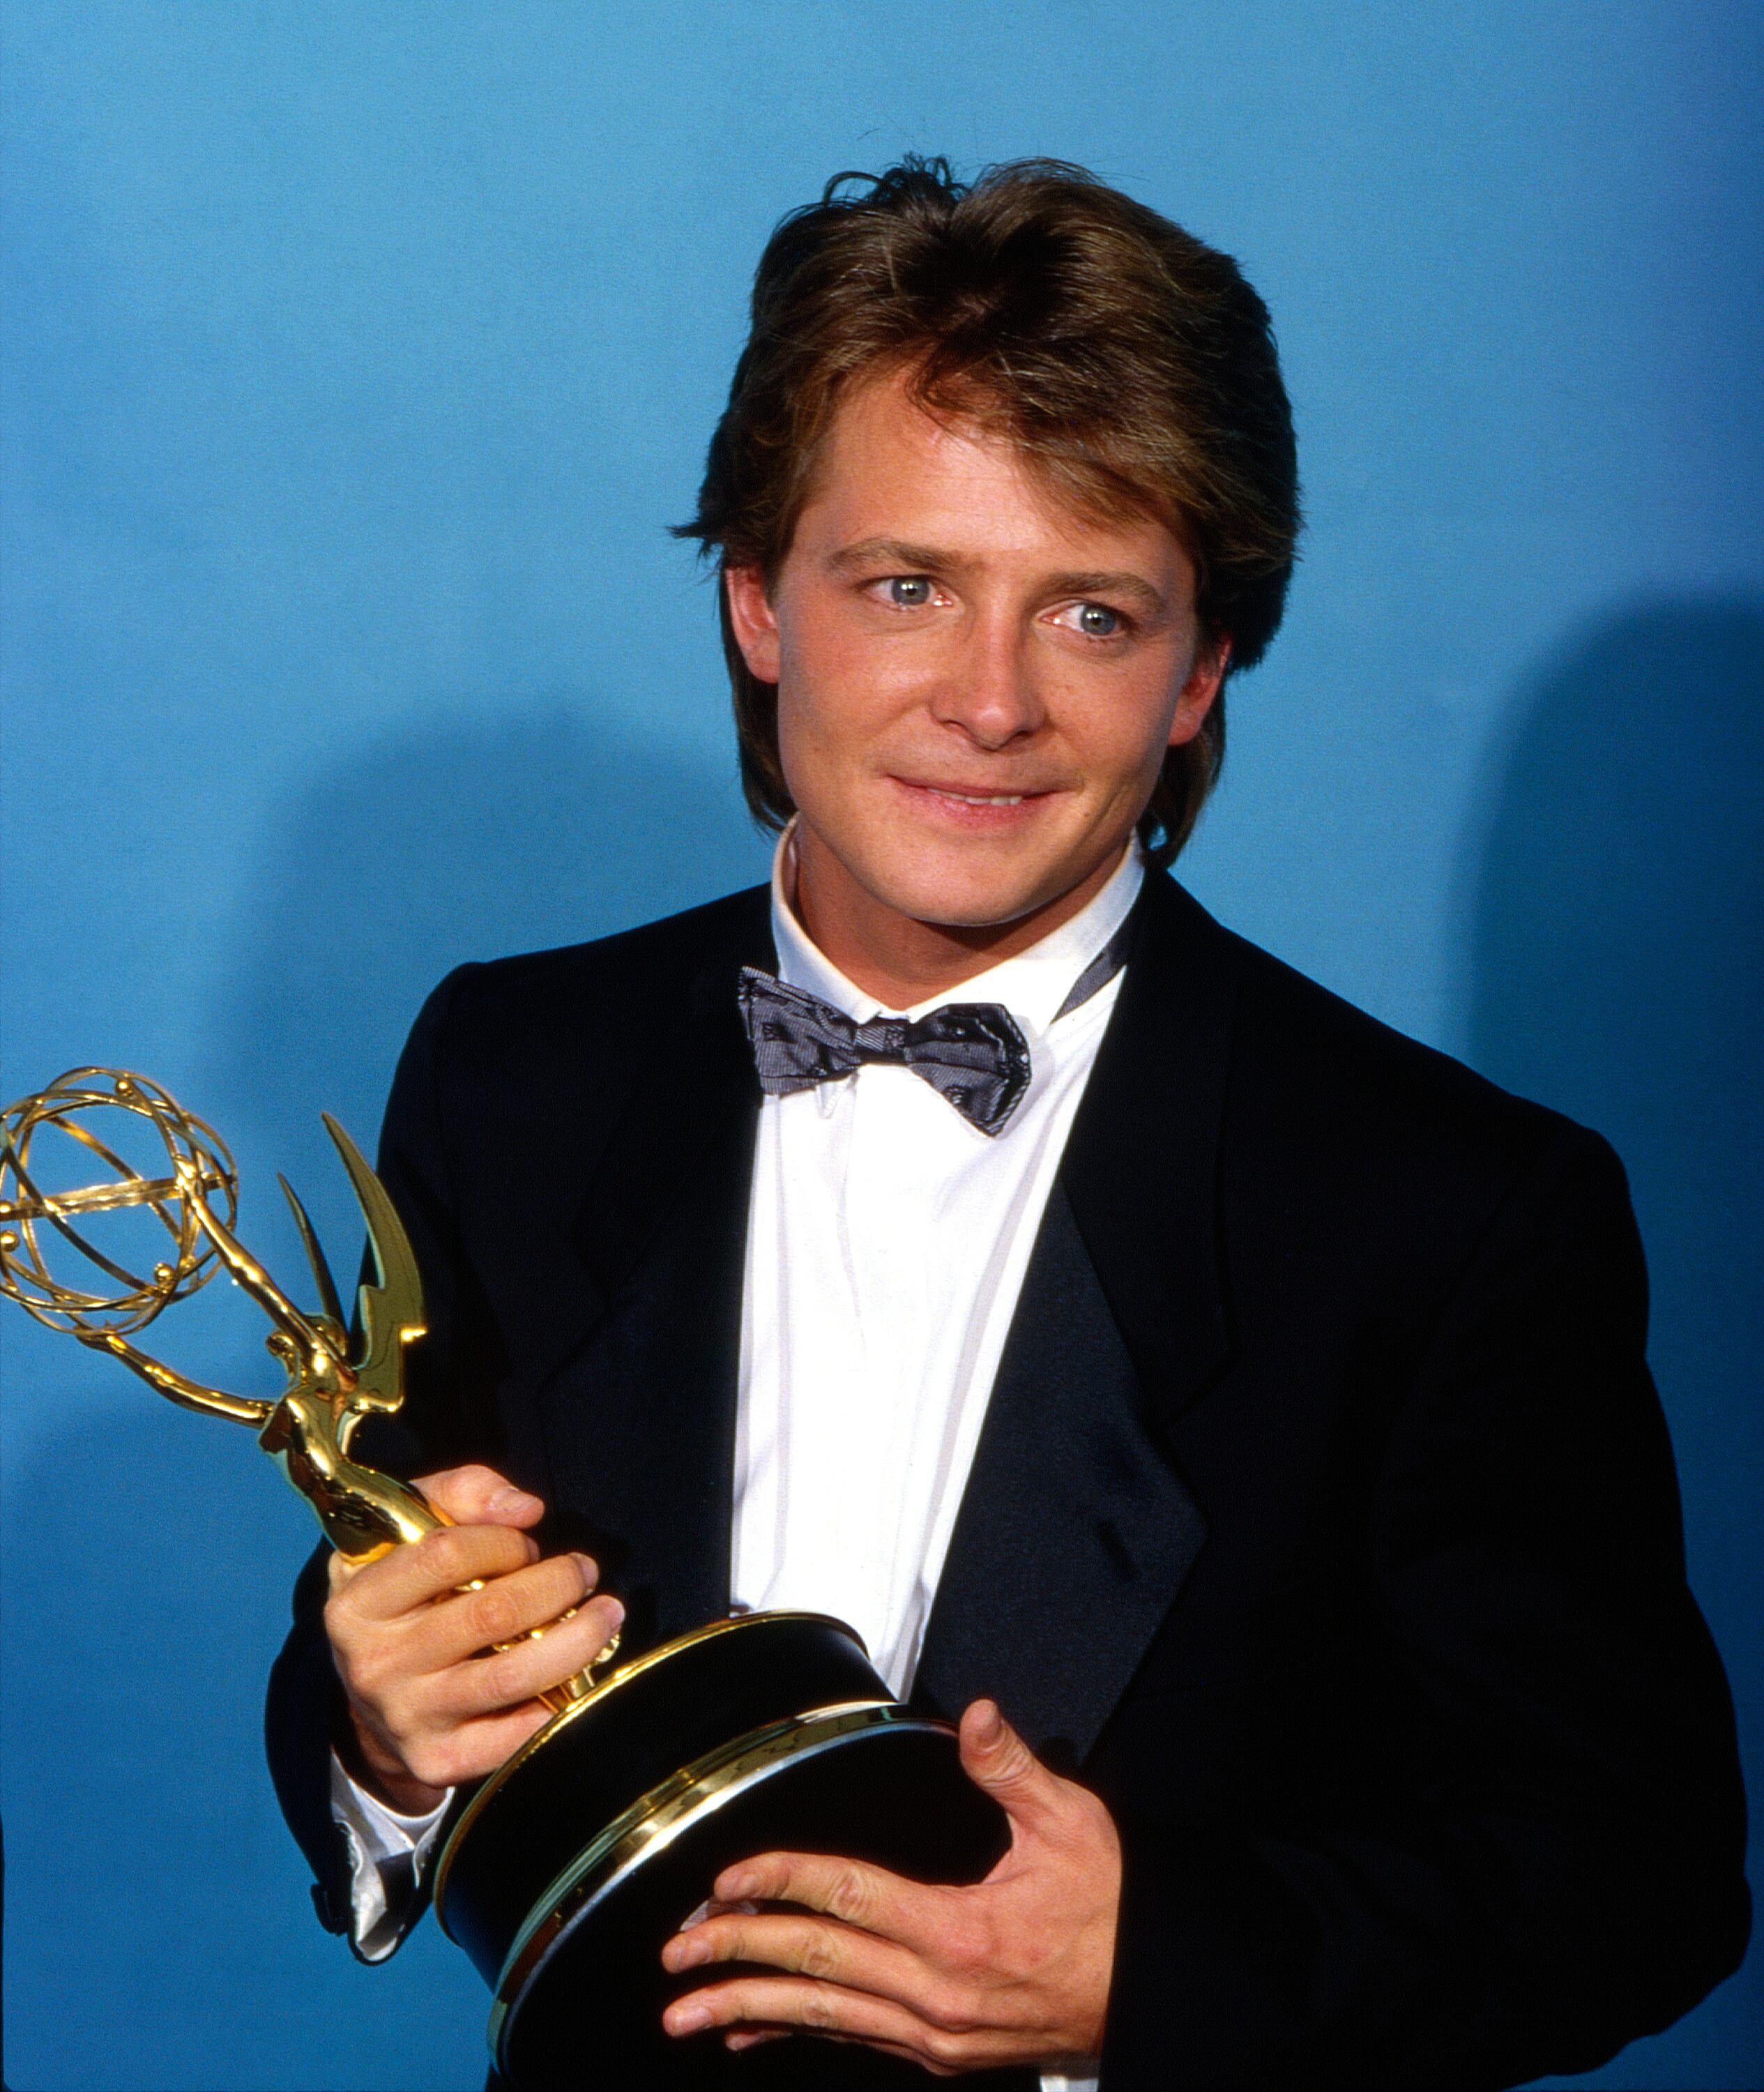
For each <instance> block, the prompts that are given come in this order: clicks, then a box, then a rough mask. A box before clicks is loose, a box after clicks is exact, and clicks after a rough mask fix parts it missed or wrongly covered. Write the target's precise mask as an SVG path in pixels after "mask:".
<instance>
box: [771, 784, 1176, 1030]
mask: <svg viewBox="0 0 1764 2092" xmlns="http://www.w3.org/2000/svg"><path fill="white" fill-rule="evenodd" d="M794 827H795V823H794V822H792V823H791V825H790V827H789V828H786V829H785V832H784V833H783V834H782V835H781V836H779V838H778V847H777V849H776V851H775V852H774V854H773V856H772V937H773V940H774V941H775V942H776V945H777V949H778V978H779V979H780V980H781V981H783V982H785V983H786V984H787V985H788V986H789V987H791V988H802V989H803V990H804V991H805V992H807V993H808V994H810V995H818V996H820V998H821V999H822V1001H824V1002H830V1003H831V1004H832V1005H833V1007H834V1008H835V1009H841V1010H843V1011H844V1012H845V1014H846V1016H848V1017H849V1018H852V1019H853V1021H854V1022H856V1023H858V1024H862V1023H863V1022H866V1021H867V1019H868V1018H872V1017H875V1016H876V1015H877V1014H879V1013H880V1012H881V1011H882V1010H883V1009H884V1005H883V1004H881V1003H880V1002H878V1001H876V997H875V996H871V995H866V994H865V992H863V989H862V988H859V987H858V984H857V983H856V982H855V981H852V980H849V979H847V978H846V977H845V975H844V974H842V973H841V971H840V970H839V969H838V967H837V966H835V965H834V964H833V962H832V960H831V959H829V958H828V957H827V955H826V953H824V952H823V951H822V950H821V949H820V947H819V945H818V944H815V943H814V941H813V940H811V937H810V936H809V934H808V932H807V931H806V930H805V929H804V928H803V927H802V924H801V923H799V922H798V920H797V918H796V913H795V910H793V908H792V907H791V906H790V903H789V887H790V884H791V883H792V874H793V869H794V859H795V851H796V845H795V843H794V841H793V838H792V830H793V828H794ZM1144 879H1145V865H1144V858H1142V856H1141V855H1140V852H1139V844H1138V841H1136V840H1135V841H1131V842H1129V843H1128V845H1127V846H1126V849H1125V850H1124V851H1123V852H1122V858H1121V862H1120V863H1119V865H1118V867H1116V869H1115V871H1114V872H1113V874H1112V875H1111V876H1110V878H1109V881H1108V883H1107V884H1106V885H1105V886H1104V887H1103V888H1101V890H1100V892H1099V893H1096V894H1094V895H1093V896H1092V897H1091V899H1090V900H1089V901H1087V902H1086V903H1085V904H1084V906H1083V907H1082V908H1081V909H1079V911H1078V913H1077V914H1075V915H1074V916H1073V917H1072V918H1071V919H1070V922H1066V923H1061V925H1060V927H1058V929H1057V930H1050V931H1048V934H1047V936H1044V937H1043V938H1042V939H1041V940H1040V942H1039V943H1036V944H1031V946H1030V947H1029V949H1027V951H1025V952H1018V954H1017V955H1016V957H1014V958H1010V959H1001V961H1000V962H999V963H998V964H997V966H989V967H988V969H987V970H986V971H985V972H984V973H982V974H975V975H973V976H972V978H971V979H968V980H965V981H962V982H961V983H958V985H957V986H956V987H955V988H951V989H950V990H949V992H947V993H945V994H943V995H936V996H932V998H931V999H930V1001H927V1002H920V1003H915V1004H914V1005H913V1007H912V1008H911V1009H905V1010H889V1011H888V1013H887V1014H888V1015H889V1016H891V1017H909V1018H918V1017H923V1016H925V1015H927V1014H928V1013H929V1012H930V1011H932V1010H933V1009H941V1008H942V1007H943V1005H945V1003H946V1002H997V1003H1002V1004H1003V1005H1004V1006H1005V1009H1008V1010H1009V1011H1010V1014H1011V1015H1012V1016H1013V1017H1014V1018H1016V1020H1017V1022H1018V1023H1019V1024H1020V1025H1021V1026H1022V1027H1023V1029H1024V1031H1027V1033H1028V1034H1029V1035H1031V1038H1033V1037H1036V1036H1039V1035H1040V1034H1041V1033H1043V1032H1044V1031H1046V1030H1047V1029H1048V1026H1049V1025H1051V1024H1052V1023H1053V1020H1054V1017H1055V1015H1056V1014H1057V1011H1058V1010H1059V1009H1060V1006H1061V1004H1062V1003H1064V1001H1066V997H1067V996H1068V995H1070V993H1071V992H1072V987H1073V983H1074V982H1075V981H1076V980H1077V979H1078V977H1079V975H1080V974H1081V973H1083V970H1084V969H1085V967H1086V966H1088V965H1089V964H1090V962H1091V961H1092V959H1094V958H1095V957H1096V956H1097V954H1098V953H1100V951H1101V950H1102V949H1103V947H1104V945H1105V944H1107V943H1108V942H1109V939H1110V938H1111V937H1113V935H1114V934H1115V932H1116V931H1117V930H1118V929H1119V928H1120V927H1121V925H1122V923H1124V922H1125V921H1126V918H1127V915H1128V913H1129V911H1130V910H1131V908H1132V906H1133V904H1134V902H1135V901H1136V900H1137V899H1138V897H1139V888H1140V886H1141V885H1142V884H1144ZM1075 1014H1076V1013H1075V1012H1074V1015H1075Z"/></svg>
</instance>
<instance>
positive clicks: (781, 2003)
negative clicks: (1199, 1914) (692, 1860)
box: [662, 1700, 1121, 2077]
mask: <svg viewBox="0 0 1764 2092" xmlns="http://www.w3.org/2000/svg"><path fill="white" fill-rule="evenodd" d="M962 1766H963V1767H964V1768H965V1769H966V1772H967V1774H968V1776H969V1778H970V1779H972V1780H973V1781H974V1782H975V1784H976V1785H978V1786H979V1787H984V1788H985V1790H986V1791H987V1792H988V1794H990V1795H991V1796H992V1797H993V1798H994V1800H997V1802H998V1803H999V1804H1000V1805H1001V1807H1002V1808H1003V1809H1004V1810H1005V1813H1006V1814H1007V1815H1008V1816H1009V1817H1010V1827H1011V1846H1010V1852H1007V1853H1006V1854H1005V1856H1004V1858H1003V1859H1002V1860H1001V1861H999V1863H998V1865H997V1866H996V1867H995V1868H994V1869H992V1873H991V1874H988V1876H987V1878H986V1879H985V1880H984V1882H979V1883H977V1884H976V1885H975V1887H971V1888H954V1889H952V1888H936V1887H927V1886H926V1885H925V1884H924V1883H923V1882H909V1881H903V1880H902V1879H901V1877H900V1876H899V1875H897V1874H888V1873H885V1872H884V1870H883V1869H881V1868H880V1867H870V1866H865V1865H861V1864H859V1863H858V1862H857V1861H849V1860H836V1859H824V1858H819V1857H816V1856H811V1855H807V1854H804V1853H800V1852H768V1853H767V1854H766V1855H765V1856H763V1858H760V1859H757V1860H746V1861H742V1862H741V1865H738V1866H734V1867H730V1868H728V1869H725V1870H724V1873H723V1874H720V1876H719V1877H718V1878H717V1882H716V1896H717V1900H718V1902H719V1904H722V1905H724V1906H727V1905H729V1904H753V1903H790V1904H802V1905H803V1906H804V1908H802V1910H801V1911H790V1912H749V1911H745V1910H731V1909H728V1908H723V1909H720V1910H718V1911H717V1912H716V1914H715V1915H713V1916H711V1917H707V1918H705V1919H703V1920H702V1921H700V1922H699V1923H698V1924H696V1925H694V1926H691V1927H690V1930H685V1931H683V1932H679V1933H677V1934H675V1935H674V1937H673V1938H672V1939H670V1940H669V1941H668V1944H667V1946H666V1947H664V1948H663V1950H662V1964H663V1966H664V1968H667V1969H671V1970H673V1971H675V1972H679V1971H681V1970H684V1969H698V1968H707V1967H708V1966H709V1965H710V1964H715V1963H716V1962H719V1961H757V1962H761V1963H763V1964H766V1965H767V1966H768V1967H769V1968H773V1969H781V1970H785V1971H787V1972H789V1973H785V1974H782V1975H777V1976H772V1975H764V1976H743V1977H737V1978H736V1979H734V1980H733V1981H731V1982H725V1983H716V1984H713V1985H711V1986H710V1987H709V1988H708V1989H705V1990H694V1991H692V1992H690V1993H689V1995H686V1996H685V1997H683V1998H681V1999H677V2000H676V2001H675V2003H672V2005H670V2006H669V2007H668V2010H667V2012H665V2013H664V2016H663V2025H664V2026H665V2027H666V2028H667V2029H668V2032H669V2033H670V2034H694V2033H696V2032H698V2030H699V2029H701V2028H706V2027H720V2028H722V2029H724V2042H725V2043H726V2045H727V2046H728V2047H730V2048H745V2047H749V2046H750V2045H751V2044H752V2043H753V2042H759V2041H764V2040H767V2039H768V2038H772V2037H774V2036H775V2035H776V2034H779V2033H780V2032H795V2031H798V2030H800V2031H803V2032H807V2033H812V2034H824V2035H827V2036H830V2037H831V2038H833V2039H836V2040H845V2041H858V2042H866V2043H867V2044H868V2046H870V2047H872V2048H880V2049H883V2050H884V2051H887V2052H888V2054H889V2055H900V2056H905V2057H906V2058H907V2059H908V2060H910V2061H911V2062H914V2063H919V2064H923V2065H924V2067H925V2068H927V2070H929V2071H931V2072H932V2073H933V2074H934V2075H935V2076H937V2077H953V2076H954V2075H955V2074H956V2073H958V2072H960V2071H964V2070H982V2069H989V2068H994V2067H996V2066H998V2065H1001V2064H1038V2065H1040V2067H1041V2068H1043V2069H1057V2068H1061V2066H1062V2065H1063V2066H1065V2067H1066V2068H1073V2067H1074V2066H1077V2065H1080V2064H1086V2063H1092V2062H1093V2060H1094V2059H1095V2057H1096V2056H1097V2055H1099V2054H1100V2051H1101V2048H1102V2035H1103V2016H1104V2014H1105V2011H1106V2009H1107V2007H1108V2003H1109V1975H1110V1972H1111V1969H1112V1968H1113V1960H1114V1947H1115V1915H1116V1910H1117V1908H1118V1904H1119V1903H1120V1900H1121V1841H1120V1839H1118V1836H1117V1835H1116V1833H1115V1826H1114V1824H1113V1821H1112V1820H1111V1818H1110V1817H1109V1812H1108V1810H1107V1809H1105V1808H1104V1806H1103V1805H1102V1804H1101V1802H1100V1801H1099V1800H1097V1798H1096V1796H1095V1795H1094V1794H1092V1793H1091V1792H1090V1791H1089V1789H1088V1788H1087V1787H1079V1786H1078V1785H1077V1784H1075V1783H1074V1782H1073V1781H1071V1780H1069V1779H1060V1778H1059V1776H1058V1775H1057V1774H1055V1773H1053V1772H1050V1771H1049V1770H1048V1768H1047V1767H1046V1766H1044V1765H1043V1764H1042V1763H1041V1762H1040V1760H1039V1759H1038V1758H1036V1757H1035V1755H1034V1753H1032V1752H1031V1750H1030V1748H1029V1747H1028V1745H1027V1744H1026V1743H1024V1741H1023V1739H1022V1737H1021V1736H1019V1735H1018V1734H1017V1732H1016V1731H1015V1730H1014V1729H1013V1728H1011V1727H1010V1725H1009V1724H1008V1723H1007V1722H1005V1720H1004V1718H1002V1717H1001V1714H999V1711H998V1709H997V1707H995V1706H994V1705H993V1704H992V1701H989V1700H976V1701H975V1702H974V1704H973V1705H972V1706H971V1707H970V1708H969V1709H968V1710H967V1712H966V1714H964V1715H963V1716H962ZM822 1913H824V1914H822Z"/></svg>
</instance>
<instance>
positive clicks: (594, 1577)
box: [576, 1554, 600, 1594]
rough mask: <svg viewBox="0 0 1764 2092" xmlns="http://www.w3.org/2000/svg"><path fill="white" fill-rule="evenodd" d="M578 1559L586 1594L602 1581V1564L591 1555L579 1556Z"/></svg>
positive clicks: (583, 1588)
mask: <svg viewBox="0 0 1764 2092" xmlns="http://www.w3.org/2000/svg"><path fill="white" fill-rule="evenodd" d="M576 1559H577V1562H578V1563H580V1565H581V1567H582V1590H583V1593H584V1594H586V1593H588V1592H590V1591H591V1590H593V1588H594V1586H595V1584H598V1583H599V1580H600V1564H599V1563H598V1562H596V1561H595V1559H594V1557H593V1555H591V1554H578V1555H577V1557H576Z"/></svg>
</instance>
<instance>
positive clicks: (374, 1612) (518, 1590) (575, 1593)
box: [325, 1467, 625, 1816]
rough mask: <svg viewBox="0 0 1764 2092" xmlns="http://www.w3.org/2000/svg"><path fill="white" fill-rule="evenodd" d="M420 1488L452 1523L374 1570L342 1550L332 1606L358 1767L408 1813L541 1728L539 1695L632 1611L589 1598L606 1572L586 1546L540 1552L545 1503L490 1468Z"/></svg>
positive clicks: (477, 1774)
mask: <svg viewBox="0 0 1764 2092" xmlns="http://www.w3.org/2000/svg"><path fill="white" fill-rule="evenodd" d="M417 1488H418V1489H421V1490H422V1493H423V1494H424V1495H425V1496H426V1498H428V1499H429V1501H430V1503H432V1504H433V1505H435V1507H436V1509H437V1510H439V1511H444V1512H445V1513H446V1514H447V1516H448V1517H449V1518H451V1519H453V1520H454V1524H452V1525H451V1526H447V1527H445V1528H443V1530H442V1531H440V1532H431V1533H430V1534H429V1536H428V1537H427V1538H426V1539H423V1540H419V1541H416V1542H414V1543H413V1545H409V1546H404V1547H395V1548H394V1549H393V1550H392V1551H391V1554H384V1555H382V1556H381V1558H379V1560H378V1561H377V1562H374V1563H370V1564H369V1565H368V1566H367V1567H365V1569H351V1568H349V1567H348V1566H347V1565H346V1564H345V1563H344V1561H343V1559H342V1558H341V1557H340V1556H338V1555H335V1554H334V1555H333V1556H332V1557H331V1597H330V1599H329V1601H327V1603H326V1606H325V1629H326V1633H327V1634H329V1636H330V1637H331V1652H332V1654H333V1657H334V1658H335V1662H336V1666H337V1671H338V1675H339V1677H340V1678H341V1679H342V1680H343V1686H344V1692H346V1693H347V1694H348V1699H349V1714H350V1718H351V1719H352V1722H353V1725H354V1731H355V1736H354V1740H355V1747H356V1748H355V1753H354V1757H355V1760H356V1761H355V1762H354V1763H353V1764H352V1765H351V1766H350V1767H349V1770H350V1771H351V1773H352V1774H353V1776H354V1777H355V1778H356V1779H357V1780H358V1781H359V1782H360V1783H361V1785H362V1786H364V1787H367V1788H369V1789H370V1791H371V1792H374V1793H375V1794H377V1795H378V1796H379V1797H380V1798H381V1800H383V1801H386V1802H387V1803H388V1804H389V1805H391V1807H392V1808H394V1809H397V1810H399V1811H400V1813H403V1814H404V1815H407V1816H420V1815H426V1813H428V1812H429V1811H430V1809H435V1808H436V1807H438V1806H439V1804H440V1803H441V1801H442V1800H443V1798H444V1797H445V1795H446V1792H447V1789H448V1788H449V1787H456V1786H458V1785H459V1784H460V1782H462V1781H464V1780H472V1779H482V1778H483V1777H484V1775H485V1774H486V1773H491V1772H494V1771H495V1769H496V1767H497V1766H499V1765H500V1764H501V1763H502V1761H503V1760H504V1758H506V1757H508V1755H509V1753H511V1752H512V1751H513V1750H515V1749H516V1748H517V1747H518V1746H519V1745H521V1744H523V1743H525V1741H526V1740H527V1738H528V1737H529V1736H530V1735H533V1734H534V1731H536V1730H538V1729H541V1728H543V1727H544V1725H545V1724H546V1722H548V1721H549V1720H550V1719H551V1709H549V1708H548V1707H547V1706H546V1705H544V1704H543V1701H540V1700H539V1699H538V1697H537V1696H538V1694H539V1693H541V1692H545V1691H546V1690H547V1689H548V1688H550V1687H551V1686H554V1685H560V1684H562V1683H563V1681H564V1679H566V1678H569V1677H571V1676H573V1675H574V1674H575V1673H576V1672H577V1671H580V1670H582V1668H583V1666H585V1665H586V1664H590V1663H591V1662H593V1661H594V1658H596V1657H597V1656H599V1653H600V1652H601V1650H602V1649H604V1648H605V1647H606V1645H607V1642H608V1641H609V1640H611V1639H612V1636H613V1635H614V1634H615V1633H616V1631H617V1629H618V1626H619V1623H620V1621H621V1620H622V1619H624V1617H625V1608H624V1607H623V1606H621V1605H620V1603H619V1601H618V1600H617V1599H616V1598H610V1597H601V1598H595V1599H594V1601H593V1602H592V1603H591V1604H587V1603H584V1601H585V1600H586V1599H587V1598H588V1597H589V1595H590V1593H591V1592H592V1591H593V1589H594V1584H595V1580H596V1579H597V1577H598V1575H599V1571H598V1570H597V1569H596V1567H595V1566H594V1563H592V1562H590V1560H589V1558H588V1557H587V1556H586V1554H559V1555H553V1556H551V1557H550V1558H548V1559H547V1560H543V1561H542V1560H541V1559H540V1558H539V1550H538V1546H537V1545H535V1544H534V1541H532V1540H531V1539H530V1538H529V1537H528V1536H527V1533H526V1532H525V1529H524V1528H526V1527H528V1526H530V1525H536V1524H538V1521H539V1519H541V1518H542V1517H543V1515H544V1513H545V1506H544V1505H543V1503H542V1502H540V1501H539V1499H538V1498H537V1497H535V1496H530V1495H529V1494H528V1493H526V1491H525V1490H524V1489H517V1488H515V1487H514V1485H512V1483H510V1482H508V1481H507V1480H505V1479H504V1477H503V1476H500V1475H499V1474H497V1473H496V1472H495V1470H494V1469H492V1468H490V1467H450V1468H448V1469H447V1471H446V1472H444V1473H443V1474H439V1475H424V1476H420V1477H418V1479H417ZM479 1580H482V1584H483V1586H484V1588H482V1590H481V1591H465V1590H463V1589H461V1588H460V1587H461V1586H462V1585H464V1584H471V1583H476V1582H478V1581H479ZM571 1606H579V1607H581V1610H579V1611H578V1612H577V1614H576V1617H575V1618H574V1619H569V1620H561V1621H560V1620H559V1619H558V1615H559V1614H560V1613H563V1612H566V1611H567V1610H569V1608H570V1607H571ZM547 1622H556V1624H555V1625H551V1626H547ZM533 1627H544V1628H545V1630H546V1631H545V1632H544V1634H543V1636H538V1637H537V1638H530V1637H529V1634H528V1630H529V1629H530V1628H533ZM499 1642H506V1643H508V1644H509V1645H510V1646H509V1647H508V1648H506V1649H497V1648H496V1647H495V1645H496V1644H497V1643H499ZM345 1756H346V1757H348V1753H345Z"/></svg>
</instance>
